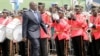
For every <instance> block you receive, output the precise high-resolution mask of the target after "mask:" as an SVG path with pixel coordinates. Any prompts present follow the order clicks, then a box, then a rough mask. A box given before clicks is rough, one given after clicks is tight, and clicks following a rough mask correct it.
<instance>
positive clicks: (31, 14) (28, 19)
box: [22, 2, 47, 56]
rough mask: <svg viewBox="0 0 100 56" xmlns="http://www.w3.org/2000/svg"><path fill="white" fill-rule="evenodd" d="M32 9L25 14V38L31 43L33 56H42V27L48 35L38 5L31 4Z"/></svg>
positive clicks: (23, 32)
mask: <svg viewBox="0 0 100 56" xmlns="http://www.w3.org/2000/svg"><path fill="white" fill-rule="evenodd" d="M29 6H30V9H29V10H28V11H26V12H24V13H23V27H22V28H23V31H22V34H23V37H24V38H26V37H27V38H28V39H29V40H30V42H31V56H40V40H39V38H40V27H42V28H43V30H44V31H45V33H47V30H46V27H45V24H44V23H43V21H42V19H41V15H40V13H39V12H38V11H37V5H36V3H34V2H30V4H29Z"/></svg>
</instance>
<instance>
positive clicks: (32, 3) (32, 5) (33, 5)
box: [29, 1, 37, 11]
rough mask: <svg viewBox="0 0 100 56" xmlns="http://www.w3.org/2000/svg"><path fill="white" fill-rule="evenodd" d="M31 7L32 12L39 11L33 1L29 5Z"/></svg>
mask: <svg viewBox="0 0 100 56" xmlns="http://www.w3.org/2000/svg"><path fill="white" fill-rule="evenodd" d="M29 7H30V9H32V10H34V11H36V10H37V4H36V3H35V2H33V1H31V2H30V3H29Z"/></svg>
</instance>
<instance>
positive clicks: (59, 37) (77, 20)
mask: <svg viewBox="0 0 100 56" xmlns="http://www.w3.org/2000/svg"><path fill="white" fill-rule="evenodd" d="M39 9H40V12H41V15H42V19H43V21H44V23H45V24H46V25H47V28H48V32H50V28H51V27H53V28H54V35H53V36H54V39H55V43H56V51H57V56H65V55H66V54H65V53H66V52H65V50H66V49H65V47H64V44H67V42H68V41H70V39H72V42H71V43H72V45H73V49H74V55H75V56H86V55H90V56H99V55H100V53H99V51H100V44H99V41H100V40H99V39H100V31H99V27H100V24H99V22H100V20H99V18H100V15H99V12H98V11H99V10H100V9H99V8H98V9H97V8H96V7H94V8H92V10H91V14H88V13H87V14H86V13H85V14H84V13H83V11H82V7H81V6H79V5H76V6H75V9H74V11H73V12H72V13H71V14H70V16H69V17H65V15H64V13H65V12H64V11H62V10H57V9H56V7H54V8H52V10H54V11H51V13H49V12H46V11H45V9H44V5H40V6H39ZM68 13H69V12H68ZM55 14H56V15H55ZM87 20H88V21H90V22H89V23H88V22H87ZM91 24H92V26H91V27H89V26H90V25H91ZM89 28H91V30H88V29H89ZM90 32H91V33H90ZM88 33H90V35H91V37H89V35H88ZM50 36H51V34H50V35H49V36H48V35H46V34H45V33H44V32H43V30H42V29H41V38H42V39H49V38H50ZM91 39H92V40H91ZM46 46H47V45H46Z"/></svg>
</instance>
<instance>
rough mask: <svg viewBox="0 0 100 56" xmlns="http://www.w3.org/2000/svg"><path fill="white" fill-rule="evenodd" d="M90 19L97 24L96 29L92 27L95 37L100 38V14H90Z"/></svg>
mask: <svg viewBox="0 0 100 56" xmlns="http://www.w3.org/2000/svg"><path fill="white" fill-rule="evenodd" d="M90 21H91V23H93V24H94V25H95V26H96V29H92V35H93V36H94V39H95V40H97V39H100V16H97V17H94V16H90Z"/></svg>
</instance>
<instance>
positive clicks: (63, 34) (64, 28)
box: [53, 19, 70, 40]
mask: <svg viewBox="0 0 100 56" xmlns="http://www.w3.org/2000/svg"><path fill="white" fill-rule="evenodd" d="M53 27H54V30H55V34H54V35H55V36H54V37H55V38H56V36H58V39H59V40H62V39H66V40H69V29H70V25H69V24H68V23H67V22H66V20H65V19H60V22H59V23H56V22H55V23H54V24H53Z"/></svg>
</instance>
